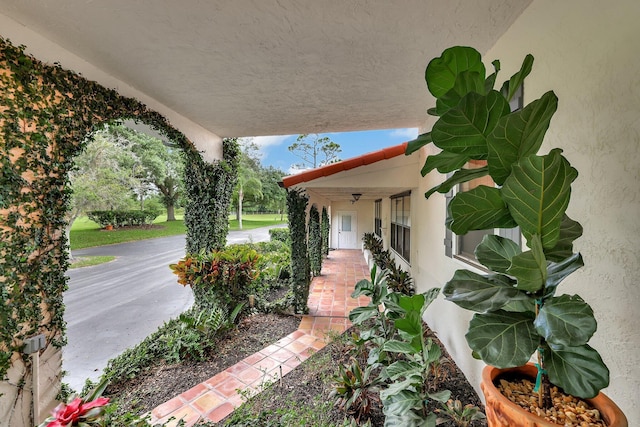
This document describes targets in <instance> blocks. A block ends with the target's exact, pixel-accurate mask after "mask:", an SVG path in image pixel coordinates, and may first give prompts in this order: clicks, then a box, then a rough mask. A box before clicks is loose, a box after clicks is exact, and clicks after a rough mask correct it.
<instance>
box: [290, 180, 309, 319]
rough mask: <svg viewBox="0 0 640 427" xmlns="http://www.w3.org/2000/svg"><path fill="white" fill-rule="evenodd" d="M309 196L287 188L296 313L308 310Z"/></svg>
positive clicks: (300, 191)
mask: <svg viewBox="0 0 640 427" xmlns="http://www.w3.org/2000/svg"><path fill="white" fill-rule="evenodd" d="M308 202H309V197H308V196H307V195H306V194H305V193H304V191H302V190H296V189H289V190H287V211H288V212H289V234H290V236H291V274H292V276H291V280H292V283H291V285H292V289H293V295H294V309H295V311H296V313H305V312H306V311H307V310H308V307H307V298H308V297H309V285H310V284H311V271H310V270H311V267H310V265H309V252H308V249H307V230H306V216H307V213H306V209H307V203H308Z"/></svg>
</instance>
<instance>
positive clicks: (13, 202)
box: [0, 38, 237, 423]
mask: <svg viewBox="0 0 640 427" xmlns="http://www.w3.org/2000/svg"><path fill="white" fill-rule="evenodd" d="M0 100H1V102H2V105H1V106H0V109H2V112H3V113H2V118H1V119H0V132H1V137H0V138H1V139H2V141H3V144H2V145H0V169H1V172H0V253H2V256H1V257H0V260H1V261H0V276H1V277H3V280H2V281H1V282H0V294H2V295H3V299H4V302H5V303H4V304H2V305H1V306H0V319H1V322H2V325H3V327H2V328H0V378H2V379H3V380H4V378H5V376H6V374H7V371H8V369H9V367H10V366H11V365H14V366H15V369H14V370H13V372H14V378H13V379H12V382H11V384H8V383H6V384H8V385H7V387H6V388H5V391H6V395H7V398H8V399H10V400H13V401H16V402H17V401H18V399H17V396H19V395H25V394H24V393H23V391H22V387H23V385H24V384H25V383H27V377H28V376H29V375H30V374H29V372H31V369H30V368H29V366H30V363H31V362H30V360H29V358H28V356H27V355H25V354H23V352H22V351H21V350H22V343H23V340H24V339H25V338H27V337H30V336H33V335H36V334H38V333H42V334H44V335H45V336H46V339H47V343H50V344H52V345H54V346H56V347H61V346H62V345H64V342H65V336H64V320H63V314H64V304H63V300H62V293H63V291H64V290H65V288H66V286H67V279H66V277H65V271H66V269H67V265H68V254H67V251H66V244H67V241H66V237H65V233H64V231H65V227H66V225H67V222H66V213H67V210H68V208H69V202H70V197H71V189H70V187H69V186H68V178H69V173H70V171H72V170H73V168H74V158H75V157H76V156H77V155H78V154H80V153H81V152H82V151H83V149H84V148H85V147H86V145H87V143H88V141H89V140H90V139H91V138H92V137H93V135H95V132H96V131H97V130H98V129H102V128H103V127H104V126H105V125H106V124H112V123H114V122H115V121H118V120H126V119H132V120H135V121H139V122H143V123H145V124H147V125H149V126H150V127H151V128H152V129H154V130H157V131H159V132H160V133H162V134H163V135H164V136H165V137H166V138H167V139H168V140H169V141H172V143H174V144H175V145H176V147H178V148H179V149H180V150H181V151H182V152H183V153H184V157H185V162H186V164H187V165H188V167H187V168H186V171H187V172H185V185H186V192H187V194H188V200H187V203H186V208H185V209H186V212H185V222H186V224H187V228H188V230H187V247H188V249H189V251H190V252H192V253H198V252H199V251H200V250H201V249H210V248H212V247H216V246H224V243H225V238H226V231H227V227H228V220H227V213H228V200H229V199H230V196H231V192H232V190H233V186H234V185H235V170H236V163H235V159H236V157H237V146H236V143H235V140H225V141H223V156H224V159H223V160H221V161H219V162H215V163H206V162H205V161H204V160H203V159H202V157H201V155H200V153H199V152H198V150H197V149H196V148H195V147H194V145H193V144H192V143H191V141H189V140H188V139H187V138H186V137H185V135H183V134H182V133H181V132H180V131H178V130H177V129H175V128H173V127H172V126H171V125H170V124H169V123H168V121H167V120H166V119H165V118H164V117H163V116H161V115H160V114H158V113H157V112H154V111H151V110H149V109H148V108H147V107H146V106H145V105H143V104H142V103H140V102H138V101H136V100H134V99H130V98H125V97H122V96H120V95H119V94H118V93H117V92H116V91H114V90H112V89H106V88H104V87H102V86H100V85H98V84H97V83H95V82H91V81H88V80H86V79H85V78H83V77H81V76H79V75H77V74H74V73H73V72H70V71H68V70H64V69H63V68H62V67H61V66H59V65H57V64H56V65H53V66H50V65H46V64H44V63H42V62H40V61H38V60H36V59H34V58H33V57H30V56H28V55H26V54H25V53H24V47H15V46H13V45H12V44H11V43H10V42H8V41H7V40H5V39H2V38H0ZM24 402H25V404H26V405H28V398H26V399H24ZM14 412H15V413H16V414H18V413H23V411H22V409H16V410H15V411H14ZM11 422H12V421H11V420H9V423H11Z"/></svg>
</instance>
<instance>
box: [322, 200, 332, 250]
mask: <svg viewBox="0 0 640 427" xmlns="http://www.w3.org/2000/svg"><path fill="white" fill-rule="evenodd" d="M320 230H321V232H322V255H324V256H327V255H329V233H330V232H331V224H330V223H329V214H328V213H327V207H326V206H323V207H322V217H321V223H320Z"/></svg>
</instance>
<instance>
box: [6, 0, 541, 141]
mask: <svg viewBox="0 0 640 427" xmlns="http://www.w3.org/2000/svg"><path fill="white" fill-rule="evenodd" d="M529 2H530V1H529V0H477V1H476V0H474V1H468V0H449V1H445V0H396V1H378V0H320V1H319V0H298V1H287V0H280V1H278V0H229V1H205V0H200V1H197V0H181V1H176V0H135V1H132V0H108V1H91V0H56V1H51V0H0V14H3V15H5V16H8V17H10V18H12V19H13V20H15V21H17V22H18V23H20V24H22V25H24V26H26V27H28V28H29V29H30V30H33V31H35V32H37V33H39V34H41V35H42V36H44V37H46V38H47V39H49V40H51V41H52V42H54V43H56V44H58V45H60V46H62V47H63V48H65V49H66V50H68V51H70V52H72V53H74V54H75V55H77V56H79V57H81V58H82V59H84V60H86V61H87V62H89V63H91V64H93V65H94V66H96V67H98V68H99V69H101V70H103V71H104V72H106V73H107V74H109V75H111V76H113V77H116V78H118V79H120V80H121V81H123V82H125V83H127V84H128V85H130V86H132V87H134V88H135V89H137V90H139V91H141V92H143V93H145V94H147V95H148V96H150V97H152V98H154V99H155V100H157V101H159V102H160V103H162V104H164V105H165V106H167V107H168V108H170V109H172V110H174V111H176V112H177V113H179V114H181V115H183V116H185V117H187V118H189V119H191V120H192V121H194V122H196V123H198V124H200V125H201V126H202V127H204V128H205V129H207V130H209V131H211V132H213V133H215V134H217V135H219V136H223V137H224V136H258V135H279V134H280V135H281V134H295V133H311V132H321V131H323V132H328V131H348V130H364V129H382V128H399V127H416V126H418V125H419V124H420V123H421V122H422V120H423V119H424V117H425V112H426V108H427V107H428V106H429V104H430V99H429V97H428V94H427V91H426V88H425V85H424V80H423V76H424V68H425V66H426V64H427V62H428V60H429V59H430V58H432V57H434V56H437V55H439V53H440V52H441V51H442V50H443V49H444V48H446V47H448V46H450V45H454V44H465V45H473V46H474V47H476V48H477V49H478V50H480V51H481V52H484V51H486V50H487V49H489V48H490V47H491V46H492V45H493V43H494V42H495V40H496V39H497V38H498V37H499V36H500V35H501V34H502V33H504V31H506V29H507V28H508V27H509V26H510V25H511V23H512V22H513V21H514V20H515V18H517V16H518V15H520V13H521V12H522V10H523V9H524V8H526V6H527V5H528V4H529ZM0 36H2V29H1V28H0ZM63 65H64V64H63Z"/></svg>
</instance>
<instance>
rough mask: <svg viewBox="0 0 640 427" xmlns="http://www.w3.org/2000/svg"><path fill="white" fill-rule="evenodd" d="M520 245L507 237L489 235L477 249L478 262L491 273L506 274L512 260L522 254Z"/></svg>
mask: <svg viewBox="0 0 640 427" xmlns="http://www.w3.org/2000/svg"><path fill="white" fill-rule="evenodd" d="M521 252H522V250H521V249H520V245H518V244H517V243H516V242H514V241H513V240H511V239H507V238H506V237H501V236H496V235H495V234H487V235H486V236H484V237H483V238H482V242H480V244H479V245H478V246H477V247H476V250H475V255H476V259H477V260H478V262H479V263H480V264H482V265H484V266H485V267H487V268H488V269H489V270H491V271H496V272H498V273H506V272H507V269H508V268H509V266H511V258H513V257H514V256H516V255H518V254H519V253H521Z"/></svg>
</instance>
